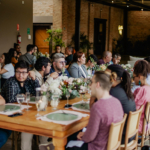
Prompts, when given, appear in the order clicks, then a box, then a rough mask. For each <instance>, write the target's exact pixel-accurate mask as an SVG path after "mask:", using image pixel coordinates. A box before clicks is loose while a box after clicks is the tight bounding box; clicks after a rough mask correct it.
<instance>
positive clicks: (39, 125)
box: [0, 95, 89, 150]
mask: <svg viewBox="0 0 150 150" xmlns="http://www.w3.org/2000/svg"><path fill="white" fill-rule="evenodd" d="M86 97H87V98H89V95H86ZM78 101H81V98H75V99H73V100H69V104H73V103H76V102H78ZM65 104H66V100H61V101H60V103H59V105H58V107H57V108H58V109H64V106H65ZM30 106H32V108H30V111H24V114H23V115H22V116H18V117H13V118H11V117H8V116H6V115H0V128H3V129H9V130H13V131H19V132H27V133H32V134H35V135H41V136H47V137H50V138H52V139H53V144H54V146H55V150H64V149H65V145H66V143H67V137H68V136H70V135H71V134H73V133H75V132H77V131H79V130H81V129H82V128H84V127H85V126H87V124H88V120H89V116H88V117H84V118H82V119H81V120H79V121H76V122H74V123H72V124H69V125H60V124H56V123H52V122H46V121H41V120H37V119H36V117H35V115H36V114H37V109H36V107H35V105H33V104H30ZM67 110H72V109H67ZM53 111H54V110H52V107H50V105H49V106H48V107H47V110H46V111H44V112H42V111H40V114H41V115H44V114H48V113H50V112H53ZM72 111H75V110H72ZM82 113H86V112H82Z"/></svg>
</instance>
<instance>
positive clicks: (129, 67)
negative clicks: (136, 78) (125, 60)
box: [121, 64, 133, 77]
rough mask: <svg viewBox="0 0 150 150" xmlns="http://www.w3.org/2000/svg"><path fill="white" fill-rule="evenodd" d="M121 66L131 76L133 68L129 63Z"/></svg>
mask: <svg viewBox="0 0 150 150" xmlns="http://www.w3.org/2000/svg"><path fill="white" fill-rule="evenodd" d="M121 66H122V68H123V69H125V70H126V71H127V72H128V73H129V74H130V76H131V77H132V76H133V68H132V66H131V65H130V64H122V65H121Z"/></svg>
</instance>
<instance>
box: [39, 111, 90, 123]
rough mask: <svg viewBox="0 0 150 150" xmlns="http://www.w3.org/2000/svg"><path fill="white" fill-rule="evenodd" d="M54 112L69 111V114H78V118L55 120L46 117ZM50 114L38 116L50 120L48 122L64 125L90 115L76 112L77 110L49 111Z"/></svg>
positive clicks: (43, 119)
mask: <svg viewBox="0 0 150 150" xmlns="http://www.w3.org/2000/svg"><path fill="white" fill-rule="evenodd" d="M53 113H69V114H74V115H78V118H77V119H75V120H71V121H55V120H50V119H48V118H47V117H46V116H47V115H49V114H53ZM49 114H46V115H44V116H41V117H38V118H37V119H38V120H42V121H48V122H53V123H57V124H62V125H68V124H71V123H73V122H75V121H78V120H80V119H81V118H82V117H87V116H89V115H88V114H83V113H79V112H76V111H69V110H58V111H55V112H52V113H49Z"/></svg>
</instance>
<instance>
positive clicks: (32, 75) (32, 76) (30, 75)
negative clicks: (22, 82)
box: [29, 71, 35, 80]
mask: <svg viewBox="0 0 150 150" xmlns="http://www.w3.org/2000/svg"><path fill="white" fill-rule="evenodd" d="M29 77H30V78H31V79H32V80H35V73H34V71H29Z"/></svg>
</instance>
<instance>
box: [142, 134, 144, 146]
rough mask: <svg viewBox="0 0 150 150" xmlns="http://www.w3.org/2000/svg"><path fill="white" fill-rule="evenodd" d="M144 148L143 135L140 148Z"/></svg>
mask: <svg viewBox="0 0 150 150" xmlns="http://www.w3.org/2000/svg"><path fill="white" fill-rule="evenodd" d="M143 146H144V135H142V139H141V148H142V147H143Z"/></svg>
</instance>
